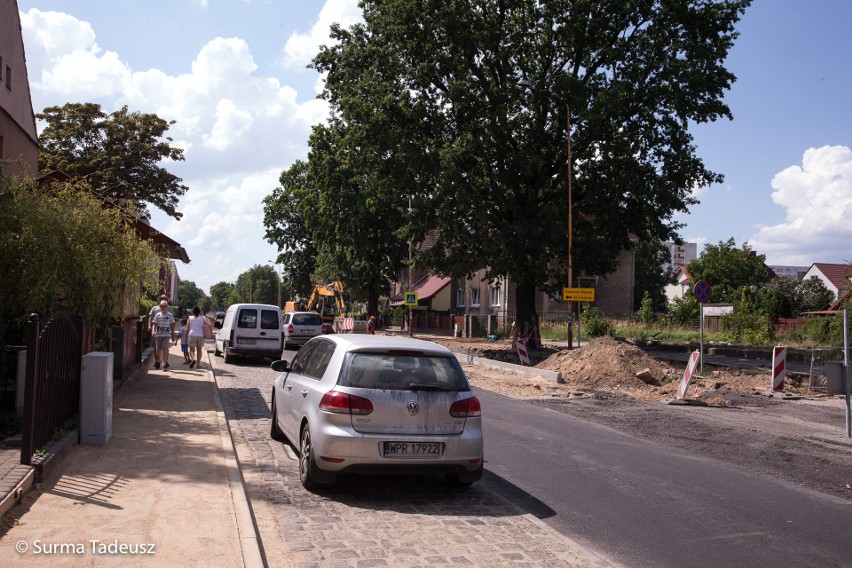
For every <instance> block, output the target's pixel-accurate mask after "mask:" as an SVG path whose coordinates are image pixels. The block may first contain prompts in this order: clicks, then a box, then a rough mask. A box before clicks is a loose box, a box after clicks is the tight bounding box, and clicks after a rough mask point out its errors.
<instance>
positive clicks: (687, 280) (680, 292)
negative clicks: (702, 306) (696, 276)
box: [666, 266, 693, 302]
mask: <svg viewBox="0 0 852 568" xmlns="http://www.w3.org/2000/svg"><path fill="white" fill-rule="evenodd" d="M692 284H693V282H692V276H690V275H689V272H687V270H686V266H680V267H678V269H677V271H676V272H675V283H674V284H669V285H668V286H666V298H668V300H669V302H671V301H672V300H675V299H680V298H685V297H686V296H688V295H689V294H691V293H692Z"/></svg>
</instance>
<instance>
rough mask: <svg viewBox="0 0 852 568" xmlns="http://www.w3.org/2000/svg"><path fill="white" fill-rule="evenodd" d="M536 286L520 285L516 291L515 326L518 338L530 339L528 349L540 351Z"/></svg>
mask: <svg viewBox="0 0 852 568" xmlns="http://www.w3.org/2000/svg"><path fill="white" fill-rule="evenodd" d="M535 292H536V289H535V286H534V285H533V284H518V287H517V288H516V289H515V305H516V306H517V312H516V314H515V325H516V326H517V328H518V337H520V338H529V339H528V341H527V348H528V349H538V348H539V347H540V346H541V345H540V341H539V333H538V315H537V314H536V311H535Z"/></svg>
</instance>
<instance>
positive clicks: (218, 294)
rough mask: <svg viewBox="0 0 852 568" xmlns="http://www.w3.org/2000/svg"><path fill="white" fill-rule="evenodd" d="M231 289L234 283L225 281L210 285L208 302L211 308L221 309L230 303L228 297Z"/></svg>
mask: <svg viewBox="0 0 852 568" xmlns="http://www.w3.org/2000/svg"><path fill="white" fill-rule="evenodd" d="M233 290H234V285H233V284H232V283H230V282H225V281H222V282H217V283H216V284H213V285H212V286H210V304H211V306H212V309H214V310H216V311H222V310H224V309H225V308H227V307H228V306H229V305H231V304H232V303H233V302H229V301H228V299H229V296H230V295H231V292H233Z"/></svg>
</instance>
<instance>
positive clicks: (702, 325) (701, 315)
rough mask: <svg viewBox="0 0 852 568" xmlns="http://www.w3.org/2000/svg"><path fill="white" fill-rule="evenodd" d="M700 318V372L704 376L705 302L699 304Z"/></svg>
mask: <svg viewBox="0 0 852 568" xmlns="http://www.w3.org/2000/svg"><path fill="white" fill-rule="evenodd" d="M699 306H700V309H699V310H698V313H699V315H698V318H699V319H700V320H701V322H700V324H699V328H698V330H699V331H698V368H699V371H698V374H699V375H701V376H702V377H703V376H704V302H701V303H700V304H699Z"/></svg>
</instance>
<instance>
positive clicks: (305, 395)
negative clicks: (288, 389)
mask: <svg viewBox="0 0 852 568" xmlns="http://www.w3.org/2000/svg"><path fill="white" fill-rule="evenodd" d="M302 396H304V397H306V398H307V396H308V391H306V390H303V391H302Z"/></svg>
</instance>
